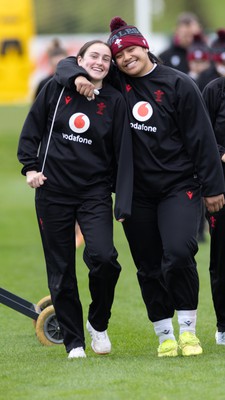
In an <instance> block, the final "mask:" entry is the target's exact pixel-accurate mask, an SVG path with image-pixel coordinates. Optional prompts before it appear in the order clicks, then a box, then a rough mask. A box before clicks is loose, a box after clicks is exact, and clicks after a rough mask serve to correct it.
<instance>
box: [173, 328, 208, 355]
mask: <svg viewBox="0 0 225 400" xmlns="http://www.w3.org/2000/svg"><path fill="white" fill-rule="evenodd" d="M179 347H180V349H181V352H182V356H197V355H199V354H202V353H203V350H202V347H201V344H200V341H199V339H198V338H197V336H196V335H195V334H194V333H192V332H183V333H182V334H181V335H180V337H179Z"/></svg>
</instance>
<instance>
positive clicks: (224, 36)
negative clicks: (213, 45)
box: [217, 29, 225, 42]
mask: <svg viewBox="0 0 225 400" xmlns="http://www.w3.org/2000/svg"><path fill="white" fill-rule="evenodd" d="M217 35H218V37H219V39H220V40H221V41H223V42H224V41H225V29H219V30H218V31H217Z"/></svg>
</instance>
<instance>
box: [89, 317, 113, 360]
mask: <svg viewBox="0 0 225 400" xmlns="http://www.w3.org/2000/svg"><path fill="white" fill-rule="evenodd" d="M86 328H87V330H88V332H89V333H90V335H91V338H92V342H91V347H92V350H93V351H94V352H95V353H96V354H108V353H110V351H111V343H110V340H109V337H108V334H107V331H103V332H99V331H96V330H95V329H94V328H93V326H91V324H90V322H89V321H87V324H86Z"/></svg>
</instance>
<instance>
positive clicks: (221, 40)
mask: <svg viewBox="0 0 225 400" xmlns="http://www.w3.org/2000/svg"><path fill="white" fill-rule="evenodd" d="M211 47H212V59H213V61H215V62H224V61H225V29H219V30H218V31H217V39H215V40H214V41H213V42H212V44H211Z"/></svg>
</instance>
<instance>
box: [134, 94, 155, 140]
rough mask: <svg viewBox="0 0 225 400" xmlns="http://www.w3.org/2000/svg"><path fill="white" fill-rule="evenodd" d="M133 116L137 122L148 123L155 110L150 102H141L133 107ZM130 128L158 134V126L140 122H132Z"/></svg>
mask: <svg viewBox="0 0 225 400" xmlns="http://www.w3.org/2000/svg"><path fill="white" fill-rule="evenodd" d="M132 114H133V116H134V118H135V119H136V121H139V122H145V121H148V120H149V119H150V118H151V116H152V115H153V108H152V106H151V104H150V103H149V102H148V101H139V102H138V103H136V104H135V105H134V106H133V108H132ZM130 126H131V128H133V129H136V130H139V131H145V132H153V133H156V132H157V128H156V126H151V125H145V124H143V123H142V124H139V123H138V122H136V123H134V122H131V123H130Z"/></svg>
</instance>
